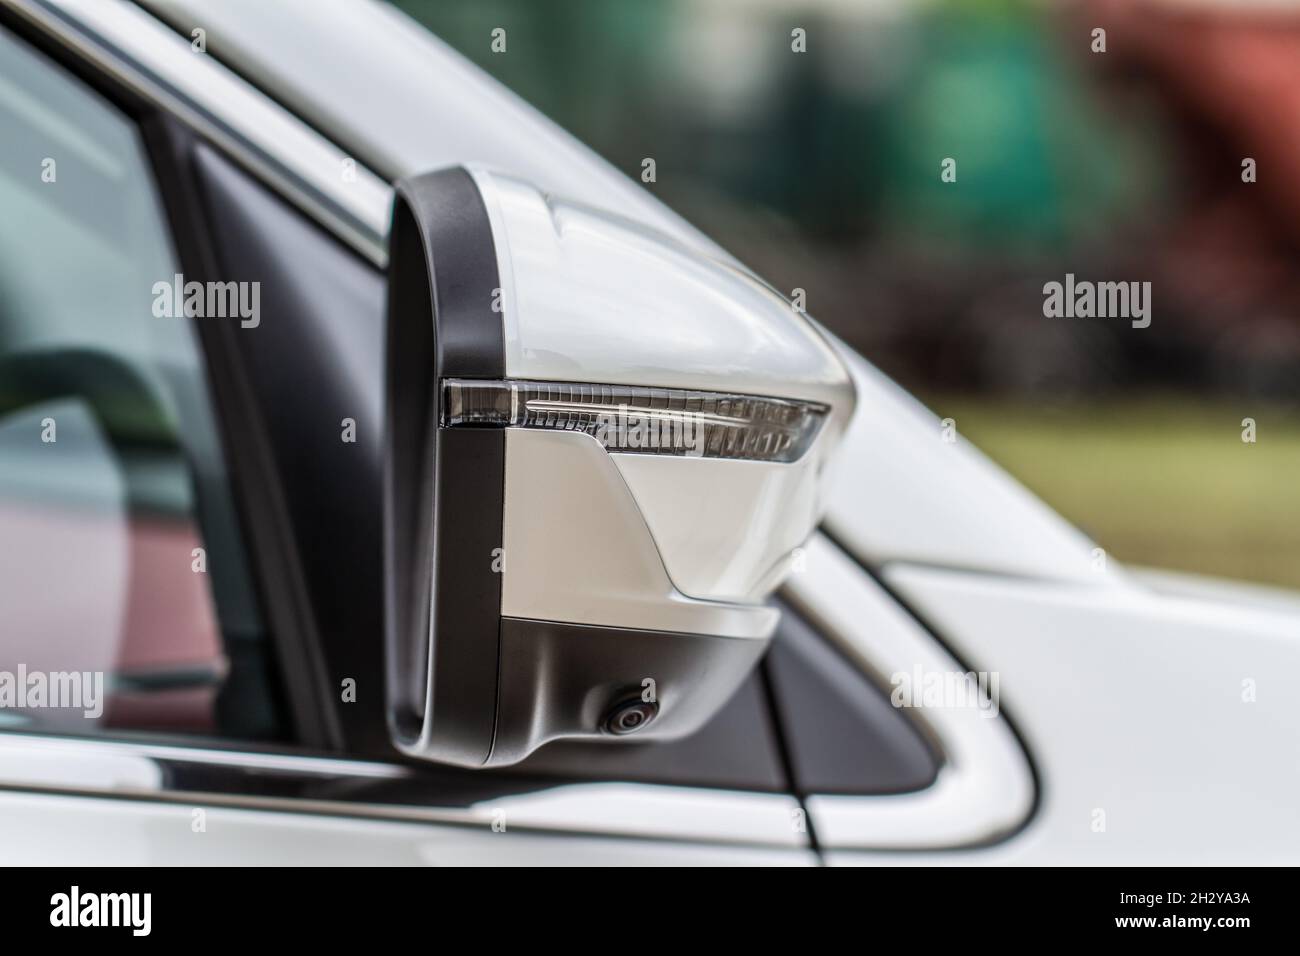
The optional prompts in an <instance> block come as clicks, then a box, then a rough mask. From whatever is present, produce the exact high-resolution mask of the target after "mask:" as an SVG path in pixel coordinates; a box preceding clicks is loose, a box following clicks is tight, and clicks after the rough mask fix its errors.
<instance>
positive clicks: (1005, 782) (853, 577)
mask: <svg viewBox="0 0 1300 956" xmlns="http://www.w3.org/2000/svg"><path fill="white" fill-rule="evenodd" d="M785 593H786V594H787V595H788V596H789V598H790V599H791V600H792V601H793V602H794V603H795V604H796V605H797V606H798V607H799V609H800V610H801V611H802V612H803V613H804V614H805V615H806V616H807V617H808V618H809V619H810V620H812V621H814V622H815V623H816V624H817V626H818V629H819V630H820V631H821V632H822V633H824V634H826V635H827V636H828V637H829V638H830V639H831V640H832V641H833V642H834V643H835V644H836V645H837V646H838V647H839V648H840V650H841V651H843V652H844V653H845V654H846V655H847V656H848V657H849V658H850V659H851V660H852V661H853V662H854V663H856V664H857V665H858V667H859V668H861V669H862V670H864V671H866V672H867V673H870V674H874V675H877V680H878V681H879V682H880V683H881V684H882V685H883V686H884V687H885V688H887V689H888V688H890V687H891V686H892V678H893V675H895V674H906V675H912V674H914V673H918V672H919V673H921V674H925V675H937V676H940V677H943V676H946V675H956V674H964V673H966V672H967V671H968V668H967V666H966V665H964V664H962V663H959V662H958V661H957V660H955V659H954V658H953V657H952V656H951V655H950V654H948V653H947V652H946V651H945V650H944V649H943V648H942V647H941V646H940V645H939V644H938V643H936V642H935V640H934V639H933V638H932V637H931V636H930V634H929V633H928V632H927V631H925V630H924V629H923V628H922V627H921V626H920V625H918V624H917V622H916V621H915V620H914V619H913V618H912V617H911V616H910V615H909V614H908V613H907V612H906V611H904V610H903V609H902V608H900V607H899V606H898V603H897V602H896V601H895V600H894V599H893V598H892V597H891V596H890V595H889V594H888V593H887V592H886V591H884V590H883V589H882V588H881V587H880V586H879V585H878V584H877V583H876V582H875V581H873V580H872V579H871V578H870V577H868V576H867V575H866V574H863V573H862V569H861V568H860V567H858V566H857V565H856V564H855V563H854V562H853V560H852V559H851V558H849V557H848V556H847V555H845V554H844V552H842V551H840V550H839V549H838V548H836V547H835V546H834V545H833V544H831V543H830V542H829V541H828V540H827V539H826V538H825V537H824V536H822V535H818V536H816V537H814V538H813V539H812V541H810V542H809V543H808V550H807V562H806V567H805V570H804V571H803V572H802V573H800V574H796V575H794V576H793V577H792V578H791V579H790V583H789V584H788V585H787V586H786V592H785ZM910 713H911V715H912V716H913V717H914V718H915V719H916V720H917V721H919V722H920V723H921V724H922V725H923V726H924V727H925V728H926V729H927V731H928V734H929V736H930V737H931V739H932V740H934V741H935V742H936V743H937V744H938V747H939V749H940V750H941V752H942V754H943V765H942V766H941V768H940V770H939V775H938V777H937V778H936V780H935V782H934V783H933V784H932V785H931V786H930V787H928V788H927V789H925V790H922V791H919V792H917V793H903V794H890V795H881V796H871V797H855V796H826V795H813V796H810V797H808V798H806V800H805V804H806V806H807V808H808V813H809V815H810V816H811V818H812V822H813V826H814V828H815V830H816V833H817V839H818V841H819V843H820V844H821V845H822V846H823V847H832V848H845V847H862V848H869V849H909V850H917V849H924V848H935V847H954V846H966V845H971V844H977V843H984V842H989V841H992V840H996V839H999V838H1001V837H1004V836H1006V835H1007V834H1009V833H1011V832H1013V831H1014V830H1015V829H1016V828H1017V827H1019V826H1020V825H1021V824H1022V823H1024V821H1025V820H1026V819H1027V818H1028V816H1029V813H1030V810H1031V808H1032V807H1033V803H1034V781H1033V771H1032V770H1031V769H1030V765H1029V761H1028V760H1027V759H1026V757H1025V754H1024V751H1023V750H1022V749H1021V747H1020V744H1019V743H1018V742H1017V740H1016V738H1015V735H1014V734H1013V733H1012V731H1011V728H1010V726H1009V725H1008V724H1007V722H1006V720H1005V719H1003V718H1002V716H1001V714H1000V713H999V712H997V711H994V710H992V709H989V710H981V709H979V708H977V707H966V706H961V702H960V701H954V702H941V705H940V706H926V707H919V708H916V709H914V710H912V711H911V712H910Z"/></svg>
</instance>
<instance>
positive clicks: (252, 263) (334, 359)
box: [0, 0, 1300, 865]
mask: <svg viewBox="0 0 1300 956" xmlns="http://www.w3.org/2000/svg"><path fill="white" fill-rule="evenodd" d="M209 43H210V44H211V49H209V48H208V44H209ZM0 128H3V129H4V130H5V136H4V137H3V139H0V209H3V210H4V211H5V215H4V217H3V219H0V541H2V542H4V545H3V547H2V548H0V861H2V862H4V863H6V864H48V863H62V864H99V863H116V864H120V863H138V864H149V865H154V864H204V865H211V864H242V865H248V864H285V863H296V864H330V865H336V864H361V863H365V864H411V863H423V864H453V865H460V864H507V865H508V864H555V863H579V864H612V865H648V864H663V865H686V864H705V865H716V864H740V865H767V864H790V865H817V864H898V863H907V864H914V863H923V864H946V863H974V864H1003V863H1006V864H1066V863H1069V864H1081V863H1082V864H1093V863H1098V864H1100V863H1106V864H1138V863H1166V864H1182V863H1196V864H1229V863H1250V864H1267V863H1294V862H1296V861H1297V860H1300V824H1298V823H1297V819H1296V814H1295V811H1294V807H1293V795H1294V794H1295V793H1296V792H1297V791H1300V761H1297V760H1296V751H1295V747H1296V740H1297V739H1300V707H1298V706H1297V705H1296V704H1295V702H1294V699H1293V697H1292V695H1291V694H1290V688H1289V686H1288V685H1289V680H1288V676H1287V675H1289V674H1290V673H1292V672H1293V671H1300V599H1297V598H1295V597H1292V596H1289V595H1286V594H1284V593H1281V592H1274V591H1269V590H1265V589H1262V588H1260V589H1256V588H1252V587H1248V586H1245V585H1233V584H1227V583H1217V582H1211V581H1202V580H1196V579H1192V578H1188V577H1181V576H1175V575H1170V574H1151V573H1138V572H1134V571H1130V570H1129V569H1126V568H1123V567H1120V566H1119V565H1118V564H1117V563H1116V562H1115V561H1113V560H1107V559H1106V555H1105V554H1104V552H1102V551H1100V550H1099V549H1098V548H1097V547H1096V546H1095V545H1094V543H1093V542H1091V541H1089V540H1088V539H1087V538H1085V537H1084V536H1083V535H1082V534H1080V533H1079V532H1078V531H1076V530H1075V529H1074V528H1072V527H1071V526H1070V525H1069V524H1068V523H1067V522H1065V521H1064V520H1063V519H1062V518H1060V517H1059V516H1058V515H1056V514H1055V513H1054V512H1053V511H1052V510H1051V509H1050V508H1048V507H1047V506H1045V505H1044V504H1042V503H1041V502H1040V501H1038V500H1037V499H1035V498H1034V497H1033V495H1031V494H1030V493H1029V492H1027V491H1026V490H1025V489H1024V488H1022V487H1021V486H1019V485H1018V484H1017V483H1016V482H1015V481H1013V480H1012V479H1010V478H1009V477H1008V476H1007V475H1005V474H1004V473H1003V472H1002V471H1000V470H999V469H998V468H997V467H996V466H995V465H993V464H992V463H990V462H989V461H988V460H987V459H985V458H984V457H983V456H981V455H980V453H979V452H978V451H977V450H976V449H974V448H973V447H971V446H970V445H969V444H968V443H966V442H965V441H964V440H963V439H961V438H960V437H959V436H954V435H953V434H952V433H951V431H950V430H946V429H945V428H944V427H943V426H942V425H941V423H940V422H939V420H938V419H937V418H936V417H935V416H933V415H932V414H930V413H929V412H928V411H927V410H926V409H925V408H923V407H922V406H921V405H920V404H918V403H917V402H916V401H914V400H913V399H911V398H910V397H909V396H908V395H907V394H906V393H905V392H903V391H902V390H901V389H899V388H898V387H897V386H896V385H894V384H893V383H892V382H890V381H889V380H887V379H886V378H885V377H884V376H882V375H881V374H880V373H879V372H878V371H876V370H875V369H874V368H873V367H872V366H871V365H870V363H869V362H868V361H867V358H864V357H862V356H859V355H856V354H854V353H853V352H851V351H850V350H849V349H847V348H846V347H844V346H843V345H842V344H841V343H838V342H837V341H835V340H834V339H833V337H831V336H830V335H829V334H828V333H826V332H825V331H824V330H822V329H821V328H820V327H818V326H817V325H816V324H815V323H814V322H812V321H811V320H810V319H809V318H808V317H806V316H804V315H802V314H801V313H800V312H799V311H798V310H796V309H794V308H792V307H791V305H790V304H789V303H787V302H786V301H785V300H784V299H783V298H782V297H781V296H780V295H779V294H777V293H776V292H774V291H773V290H771V289H770V288H768V287H767V286H766V285H764V284H763V283H762V282H761V281H759V280H758V279H756V278H755V277H754V276H752V275H751V274H750V273H749V272H748V271H747V270H745V269H744V268H743V266H741V265H739V264H738V263H736V262H734V261H733V260H732V259H731V258H730V257H729V256H728V255H727V253H726V252H724V251H723V250H721V249H719V248H718V247H717V246H716V245H714V244H713V243H712V242H711V241H710V240H709V239H708V238H707V237H705V236H703V235H701V234H700V233H698V232H697V231H695V230H694V229H693V228H691V227H690V226H689V225H687V224H686V223H685V222H684V221H683V220H681V219H680V218H678V217H677V216H676V215H675V214H674V213H673V212H672V211H670V210H669V209H667V208H666V207H665V206H663V205H662V204H660V203H659V202H658V201H657V200H656V199H655V198H653V196H652V195H650V194H649V193H648V192H647V191H646V190H644V189H642V188H641V187H640V186H639V185H638V184H636V183H634V182H633V181H632V180H631V179H628V178H626V177H625V176H624V175H623V174H622V173H620V172H619V171H617V170H615V169H613V168H611V167H610V166H608V165H607V164H606V163H604V162H603V161H602V160H601V159H599V158H598V157H597V156H596V155H595V154H594V153H592V152H591V151H590V150H588V149H587V148H585V147H584V146H582V145H581V144H579V143H578V142H576V141H575V140H574V139H572V138H571V137H569V136H568V135H567V134H566V133H564V132H563V131H562V130H560V129H558V128H557V127H556V126H554V125H553V124H552V123H550V122H549V121H548V120H546V119H545V118H544V117H542V116H541V115H539V114H538V113H537V112H535V111H534V110H532V109H531V108H530V107H528V106H527V105H525V104H524V103H523V102H522V101H520V100H519V99H518V98H516V97H515V96H513V95H512V94H510V93H509V92H507V91H506V90H504V89H503V88H502V87H501V86H500V85H499V84H497V83H496V82H495V81H494V80H492V79H491V78H490V77H488V76H486V75H485V74H483V73H482V72H481V71H479V70H478V69H476V68H475V67H473V66H472V65H470V64H469V63H467V62H466V61H465V60H464V59H462V58H461V57H459V56H458V55H457V54H455V53H454V52H452V51H451V50H450V49H449V48H448V47H446V46H445V45H444V44H443V43H441V42H440V41H439V40H438V39H437V38H435V37H434V36H432V35H431V34H429V33H428V32H427V31H426V30H425V29H423V28H422V27H421V26H419V25H418V24H416V23H414V22H413V21H411V20H409V19H408V18H406V17H405V16H404V15H402V14H401V13H399V12H397V11H396V10H394V9H392V8H391V7H389V6H387V5H386V4H384V3H381V2H378V0H357V2H352V3H346V4H345V3H334V4H329V5H322V4H318V3H315V2H313V0H274V2H269V0H223V2H222V3H220V4H210V3H209V4H205V3H200V2H198V0H137V2H131V0H0ZM395 197H396V200H395ZM394 223H396V225H394ZM868 358H869V357H868ZM602 446H603V447H602ZM778 588H779V589H778Z"/></svg>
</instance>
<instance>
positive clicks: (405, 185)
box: [384, 167, 505, 766]
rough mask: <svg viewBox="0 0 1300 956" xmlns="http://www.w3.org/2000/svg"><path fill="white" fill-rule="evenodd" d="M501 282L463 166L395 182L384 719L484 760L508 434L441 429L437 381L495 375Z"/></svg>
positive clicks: (401, 737)
mask: <svg viewBox="0 0 1300 956" xmlns="http://www.w3.org/2000/svg"><path fill="white" fill-rule="evenodd" d="M499 290H500V280H499V277H498V274H497V259H496V248H495V245H494V243H493V239H492V228H491V223H490V222H489V219H488V214H487V209H486V208H485V206H484V205H483V200H482V197H481V196H480V194H479V191H478V187H477V186H476V185H475V183H474V180H473V178H472V177H471V176H470V175H469V173H468V172H466V171H465V170H464V169H463V168H460V167H455V168H451V169H444V170H438V171H436V172H433V173H427V174H423V175H420V176H415V177H412V178H409V179H404V180H401V181H400V182H398V184H397V194H396V198H395V200H394V206H393V227H392V233H391V245H390V261H389V289H388V316H387V343H386V347H387V382H386V389H387V412H386V415H387V420H386V431H385V455H384V483H385V506H384V539H385V545H384V548H385V573H384V578H385V615H384V617H385V623H384V630H385V643H386V647H385V651H386V653H385V659H386V674H387V677H386V680H387V690H388V701H389V705H388V715H389V724H390V729H391V731H392V733H393V734H394V736H395V738H396V740H397V741H398V742H400V743H402V744H404V745H417V744H418V749H419V750H420V751H421V754H422V755H423V756H427V757H428V758H430V759H434V760H444V761H446V762H449V763H456V764H460V765H463V766H481V765H482V764H483V763H485V762H486V761H487V759H488V757H489V756H490V755H491V751H492V740H493V733H494V729H495V720H496V696H497V667H498V661H499V656H500V649H499V642H500V634H499V622H500V614H501V574H500V573H499V572H498V570H497V569H496V568H494V562H493V557H494V554H496V553H498V552H496V551H495V550H494V549H498V548H500V546H501V535H502V513H503V510H504V505H505V437H504V435H502V433H501V432H500V431H495V430H493V431H473V430H462V431H456V430H446V429H440V428H439V427H438V419H439V411H438V403H439V388H438V383H439V382H440V381H441V380H442V379H443V378H444V377H449V376H454V377H464V378H501V377H503V376H504V374H505V334H504V330H503V328H502V319H501V313H500V312H499V311H496V310H495V309H494V308H493V306H494V304H495V303H497V302H498V301H499V296H500V292H499ZM430 541H432V542H433V546H432V548H430V547H429V545H428V542H430ZM497 567H498V568H499V564H498V565H497ZM438 595H443V596H445V597H446V598H449V599H443V600H437V599H436V597H437V596H438ZM431 614H432V619H431ZM431 638H432V639H431ZM430 654H432V655H433V659H432V660H430ZM426 710H427V711H428V712H426Z"/></svg>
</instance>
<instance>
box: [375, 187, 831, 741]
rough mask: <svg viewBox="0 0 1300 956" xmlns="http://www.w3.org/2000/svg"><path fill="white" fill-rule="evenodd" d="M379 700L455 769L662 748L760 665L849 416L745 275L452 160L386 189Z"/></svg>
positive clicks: (392, 719) (817, 340) (791, 315)
mask: <svg viewBox="0 0 1300 956" xmlns="http://www.w3.org/2000/svg"><path fill="white" fill-rule="evenodd" d="M388 295H389V299H388V314H387V421H386V440H385V513H384V524H385V528H384V531H385V587H386V594H385V641H386V670H387V695H388V700H387V706H388V717H389V725H390V729H391V733H392V736H393V740H394V743H395V744H396V746H397V747H398V748H399V749H400V750H402V751H403V752H405V753H407V754H409V755H412V756H416V757H422V758H426V759H429V760H435V761H440V762H445V763H451V764H458V765H461V766H466V767H485V766H501V765H506V764H511V763H515V762H517V761H519V760H522V759H523V758H525V757H527V756H528V755H529V754H530V753H532V752H533V751H534V750H536V749H537V748H538V747H540V746H542V745H543V744H545V743H546V742H548V741H551V740H556V739H560V738H592V739H601V740H608V741H611V742H613V741H620V740H630V741H643V740H653V739H670V738H676V737H681V736H684V735H686V734H689V733H691V732H692V731H694V730H695V729H697V728H699V727H700V726H701V725H702V724H704V723H705V722H706V721H707V720H708V719H709V718H710V717H711V716H712V715H713V714H714V713H715V712H716V711H717V710H718V709H719V708H720V707H721V706H722V705H723V704H724V703H725V702H726V701H727V699H728V698H729V697H730V696H731V695H732V693H733V692H734V691H735V690H736V689H737V687H738V686H739V685H740V683H741V682H742V681H743V680H744V678H745V677H746V676H747V674H748V673H749V672H750V670H751V669H752V668H753V667H754V665H755V663H756V662H757V661H758V660H759V658H760V657H761V655H762V653H763V651H764V649H765V648H766V646H767V643H768V641H769V639H770V637H771V635H772V633H773V631H774V629H775V627H776V624H777V618H778V611H777V610H776V609H775V608H773V607H772V606H771V605H770V604H769V603H768V600H767V599H768V598H769V596H770V594H771V592H772V591H773V590H774V589H775V588H776V586H777V585H778V584H779V583H780V581H781V580H782V578H783V577H784V575H785V574H786V573H787V572H788V570H789V569H790V567H791V565H792V563H793V562H795V561H796V560H797V551H798V548H799V546H800V545H801V544H802V543H803V542H804V541H805V539H806V538H807V536H808V535H809V534H810V533H811V532H812V530H813V528H814V526H815V524H816V522H817V520H818V517H819V514H820V494H819V489H820V485H821V484H822V481H823V475H824V471H825V466H826V464H827V461H828V459H829V457H830V455H831V452H832V450H833V449H834V447H835V445H836V444H837V443H838V441H839V438H840V436H841V433H842V432H843V430H844V426H845V424H846V422H847V420H848V417H849V415H850V414H851V412H852V409H853V404H854V393H853V388H852V385H851V382H850V379H849V375H848V372H847V370H846V369H845V367H844V366H843V365H842V363H841V362H840V360H839V358H838V357H837V355H836V353H835V351H834V349H833V348H832V346H831V345H830V344H829V343H828V342H827V340H826V339H825V338H824V336H823V335H822V334H821V332H819V331H818V329H817V328H816V327H815V326H814V325H813V324H812V323H811V322H810V321H809V320H807V319H806V318H805V317H804V316H802V315H801V314H799V313H798V312H796V311H795V310H794V309H792V308H791V306H790V305H789V303H787V302H786V301H785V300H784V299H783V298H782V297H781V296H780V295H778V294H777V293H775V292H774V291H772V290H771V289H770V288H769V287H767V286H766V285H764V284H762V283H761V282H759V281H758V280H756V279H755V278H754V277H753V276H751V275H750V274H748V273H746V272H744V271H743V270H740V269H738V268H736V267H734V266H732V265H730V264H728V263H725V262H722V261H719V260H715V259H712V258H710V257H709V256H707V255H705V254H702V253H700V252H699V251H697V250H694V249H692V248H689V247H687V246H685V245H682V244H681V243H679V242H677V241H675V240H673V239H671V238H669V237H667V236H664V235H662V234H659V233H657V232H655V231H653V230H651V229H648V228H646V227H644V226H641V225H639V224H637V223H635V222H632V221H629V220H626V219H622V218H619V217H617V216H614V215H611V214H608V213H605V212H601V211H598V210H595V209H592V208H589V207H586V206H582V205H579V204H576V203H570V202H566V201H564V200H561V199H557V198H555V197H553V196H549V195H547V194H545V193H543V192H541V191H539V190H538V189H537V188H536V187H534V186H532V185H530V184H529V183H527V182H523V181H521V180H519V179H515V178H512V177H509V176H504V175H501V174H497V173H492V172H487V171H483V170H478V169H474V170H470V169H465V168H461V167H455V168H451V169H445V170H440V171H437V172H433V173H428V174H424V175H420V176H415V177H411V178H408V179H404V180H402V181H400V182H399V183H398V184H397V192H396V199H395V202H394V208H393V221H392V230H391V239H390V263H389V292H388Z"/></svg>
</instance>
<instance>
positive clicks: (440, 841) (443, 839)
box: [0, 791, 815, 866]
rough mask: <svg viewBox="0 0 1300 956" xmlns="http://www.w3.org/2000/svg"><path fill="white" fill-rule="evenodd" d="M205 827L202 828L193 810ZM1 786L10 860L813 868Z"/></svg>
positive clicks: (685, 848)
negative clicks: (8, 789)
mask: <svg viewBox="0 0 1300 956" xmlns="http://www.w3.org/2000/svg"><path fill="white" fill-rule="evenodd" d="M195 809H202V810H204V814H205V821H204V824H205V827H206V829H205V830H204V831H203V832H201V833H196V832H194V830H193V828H192V823H193V820H194V810H195ZM505 819H506V830H505V832H503V833H501V832H494V831H493V829H492V825H491V820H485V821H484V822H483V823H482V824H480V825H477V826H452V825H443V824H429V823H402V822H389V821H378V820H360V819H354V818H348V817H337V816H329V815H326V814H315V813H302V814H299V813H277V812H270V811H264V810H235V809H230V808H226V807H204V806H203V805H202V804H194V805H189V804H166V803H149V802H143V801H127V800H113V799H107V798H92V797H70V796H54V795H51V794H29V793H20V792H4V791H0V864H3V865H5V866H58V865H63V866H74V865H75V866H195V865H203V866H285V865H295V866H500V865H512V866H518V865H535V866H574V865H583V866H625V865H627V866H808V865H812V864H813V863H814V862H815V860H814V857H813V855H812V854H811V853H810V852H809V851H807V850H804V849H794V848H791V849H781V848H763V849H756V848H750V847H744V846H727V845H723V844H718V845H713V844H700V843H690V842H683V841H666V840H653V839H651V840H628V839H612V838H611V839H605V838H600V837H581V836H575V835H573V834H565V835H547V834H540V833H532V832H528V831H524V830H517V829H511V823H510V816H509V814H508V812H507V816H506V818H505Z"/></svg>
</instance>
